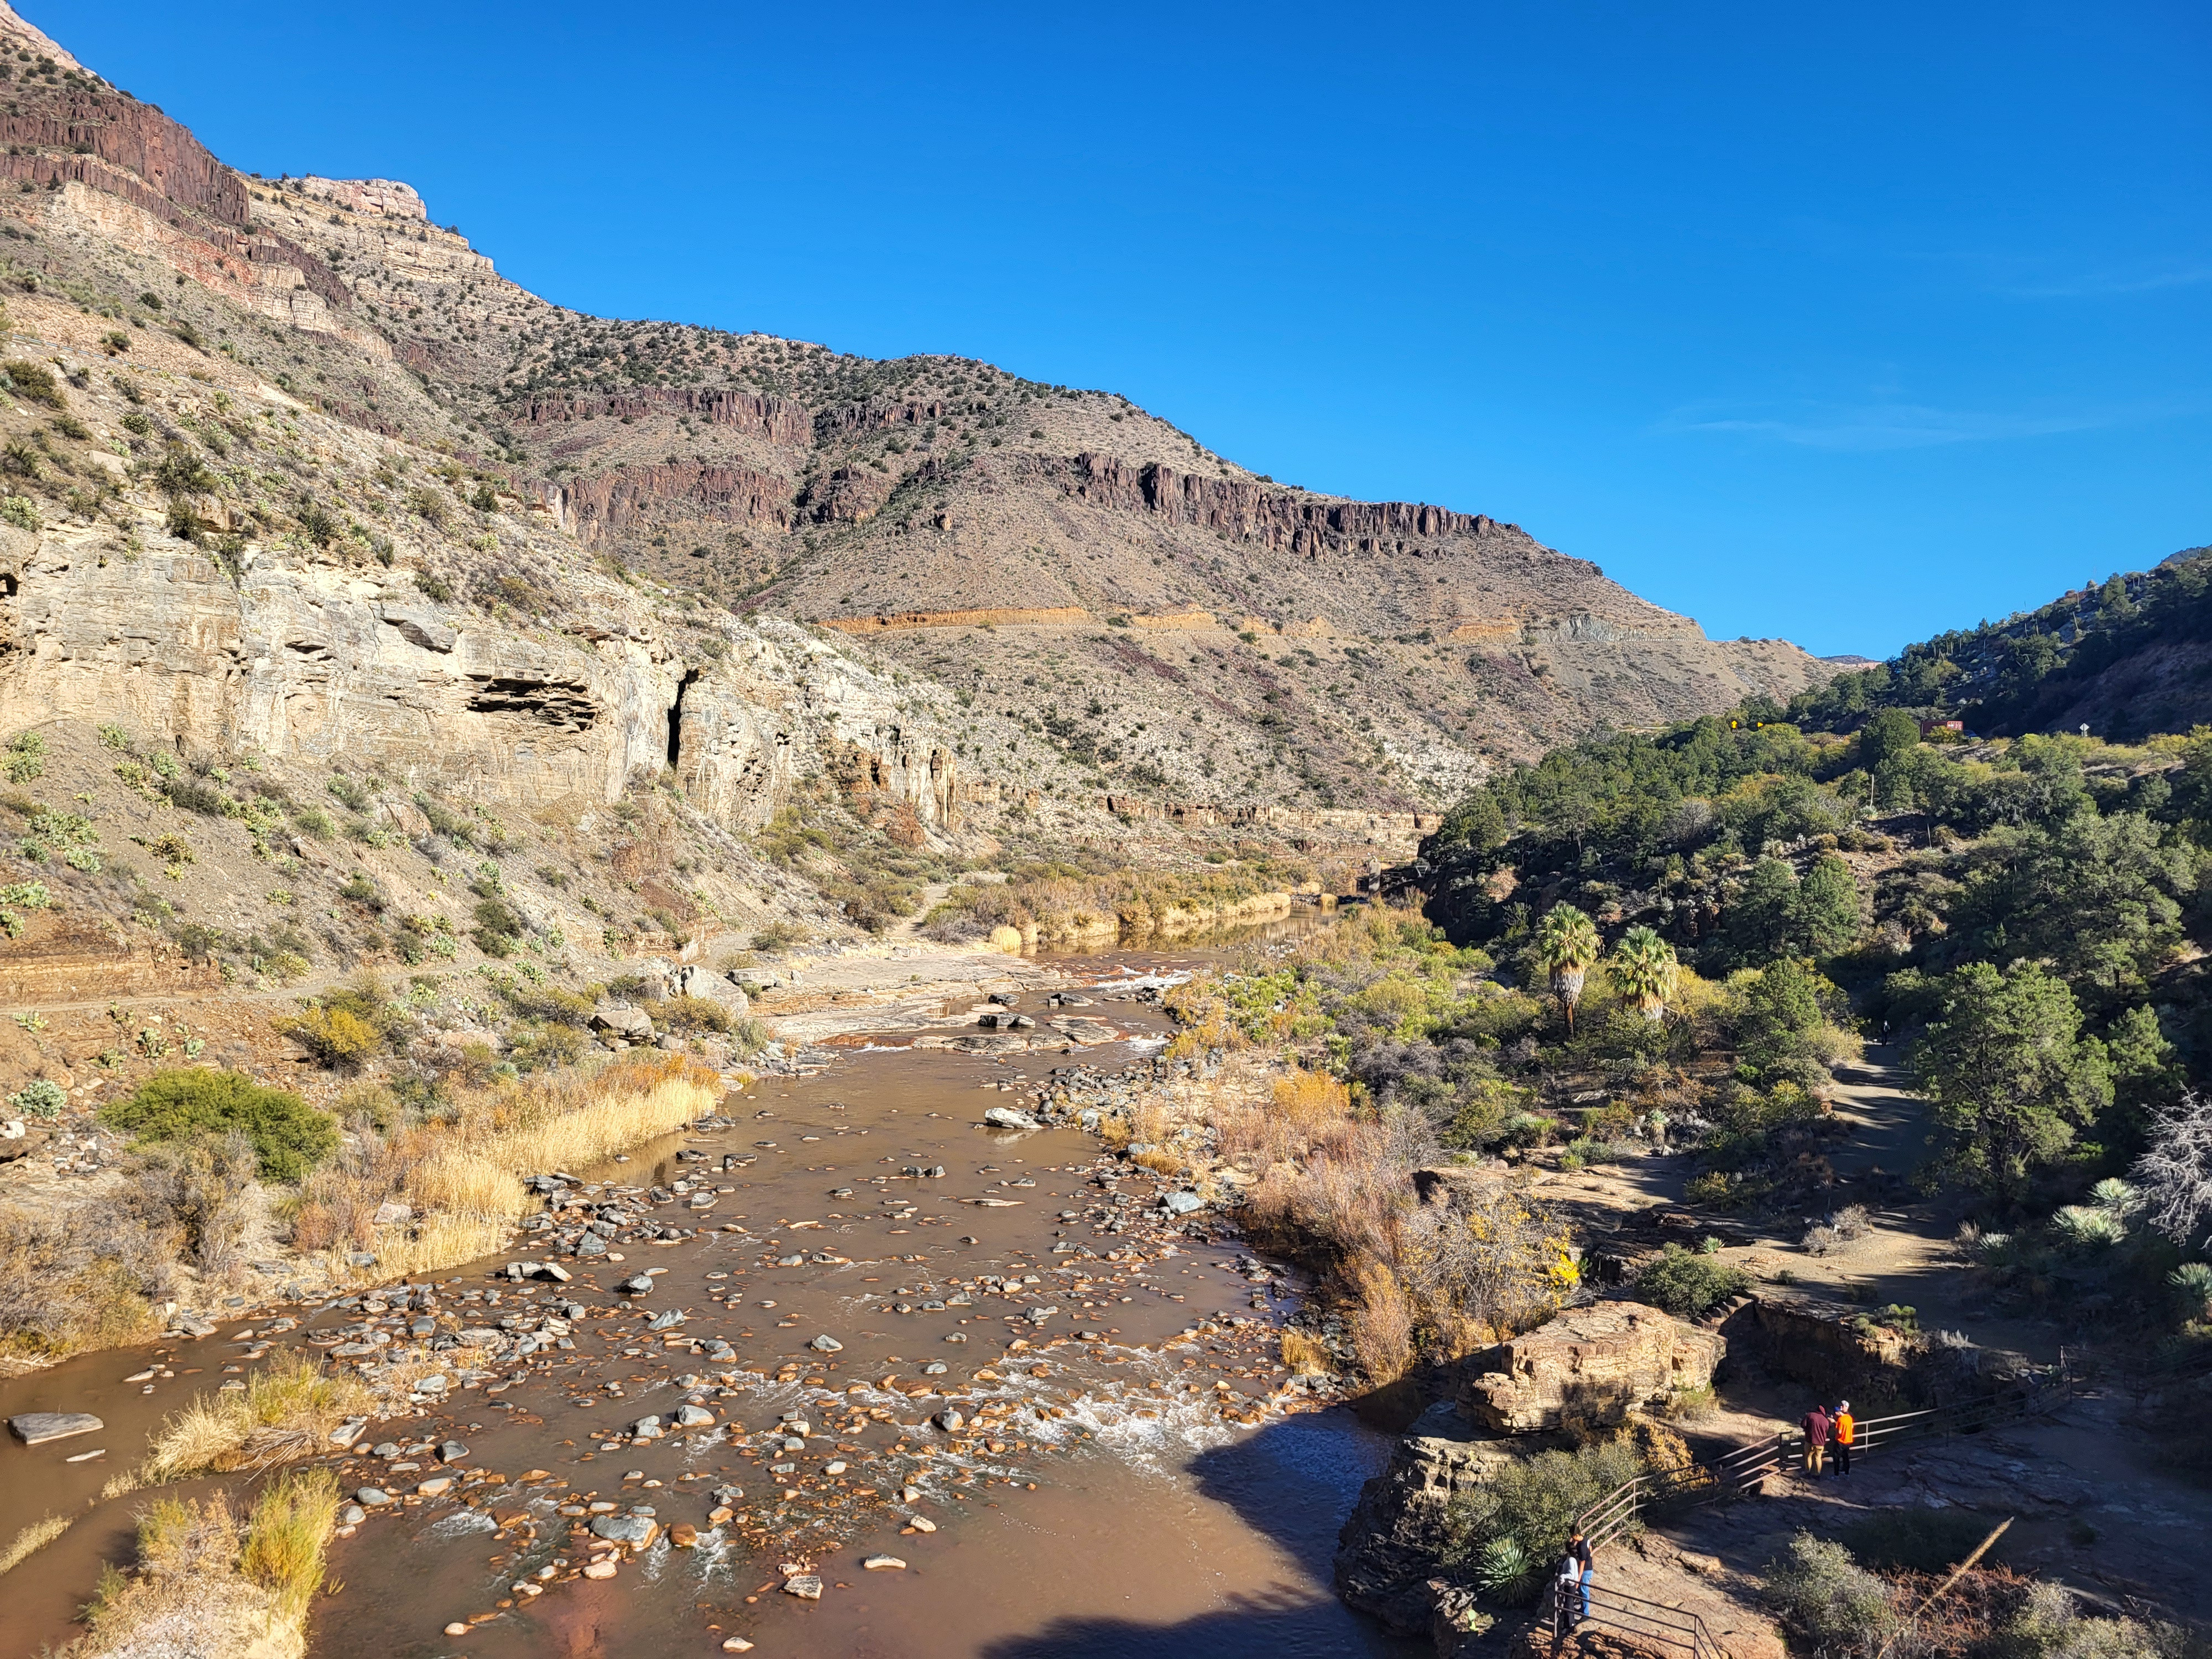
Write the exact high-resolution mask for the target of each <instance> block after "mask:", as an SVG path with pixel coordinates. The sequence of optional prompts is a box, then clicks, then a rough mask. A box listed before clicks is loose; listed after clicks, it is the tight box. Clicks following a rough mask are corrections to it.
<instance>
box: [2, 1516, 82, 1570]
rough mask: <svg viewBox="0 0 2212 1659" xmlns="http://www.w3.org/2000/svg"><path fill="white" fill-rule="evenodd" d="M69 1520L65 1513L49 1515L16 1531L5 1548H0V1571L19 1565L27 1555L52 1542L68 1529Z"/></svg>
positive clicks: (33, 1553) (31, 1554) (29, 1555)
mask: <svg viewBox="0 0 2212 1659" xmlns="http://www.w3.org/2000/svg"><path fill="white" fill-rule="evenodd" d="M69 1528H70V1516H66V1515H50V1516H47V1517H46V1519H45V1520H43V1521H33V1522H32V1523H31V1524H30V1525H29V1526H27V1527H26V1528H23V1530H22V1531H21V1532H19V1533H17V1534H15V1537H14V1538H12V1539H10V1540H9V1542H8V1547H6V1548H5V1549H0V1572H8V1571H12V1570H13V1569H15V1568H16V1567H19V1566H21V1565H22V1564H23V1562H24V1561H25V1560H26V1559H28V1558H29V1557H31V1556H33V1555H35V1554H36V1553H38V1552H39V1551H40V1550H42V1549H44V1548H46V1546H47V1545H49V1544H51V1543H52V1542H53V1541H54V1540H55V1539H57V1538H58V1537H60V1536H61V1535H62V1534H64V1533H65V1532H67V1531H68V1530H69Z"/></svg>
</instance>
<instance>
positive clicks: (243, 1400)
mask: <svg viewBox="0 0 2212 1659" xmlns="http://www.w3.org/2000/svg"><path fill="white" fill-rule="evenodd" d="M375 1403H376V1396H375V1395H374V1393H373V1392H372V1391H371V1390H370V1389H369V1387H368V1384H367V1383H363V1382H362V1381H361V1380H360V1379H359V1378H357V1377H355V1376H349V1375H346V1374H344V1373H342V1372H326V1371H325V1370H323V1368H322V1366H321V1364H320V1363H319V1361H318V1360H317V1359H316V1358H315V1357H314V1356H313V1354H310V1353H307V1352H304V1351H302V1350H300V1349H296V1348H294V1349H287V1350H286V1351H285V1352H283V1353H282V1354H280V1355H278V1356H277V1357H276V1358H272V1359H271V1360H270V1363H269V1364H266V1365H265V1366H264V1367H263V1368H262V1369H261V1370H258V1371H256V1372H254V1373H253V1375H252V1376H250V1377H248V1378H247V1379H246V1387H245V1388H244V1389H240V1390H235V1391H234V1392H232V1393H229V1394H216V1395H196V1396H195V1397H194V1398H193V1400H192V1401H191V1404H189V1405H187V1406H186V1407H185V1408H184V1409H183V1410H181V1411H179V1412H176V1413H172V1414H171V1415H170V1416H169V1417H168V1418H167V1419H166V1420H165V1421H164V1422H163V1423H162V1425H161V1428H160V1429H159V1430H158V1431H155V1436H154V1449H153V1450H152V1452H151V1453H150V1454H149V1455H148V1457H147V1460H146V1465H145V1470H144V1473H145V1475H146V1478H147V1479H149V1480H177V1479H179V1478H180V1477H182V1476H184V1475H187V1474H198V1473H200V1472H201V1471H203V1470H206V1469H214V1470H217V1471H227V1470H231V1469H240V1468H257V1469H262V1468H270V1467H272V1466H274V1465H276V1464H278V1463H283V1462H289V1461H290V1460H292V1459H293V1458H295V1457H305V1456H307V1455H310V1454H312V1453H313V1452H316V1451H318V1450H320V1449H324V1448H325V1447H326V1446H327V1445H328V1444H329V1436H330V1432H331V1430H333V1429H335V1428H337V1426H338V1425H339V1424H341V1423H343V1421H345V1419H348V1418H349V1417H366V1416H368V1414H369V1413H370V1412H371V1411H372V1410H374V1407H375Z"/></svg>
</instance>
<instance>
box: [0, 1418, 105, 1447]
mask: <svg viewBox="0 0 2212 1659" xmlns="http://www.w3.org/2000/svg"><path fill="white" fill-rule="evenodd" d="M106 1426H107V1425H106V1424H105V1423H103V1422H101V1421H100V1419H98V1418H96V1417H94V1415H93V1414H92V1413H90V1412H23V1413H20V1414H19V1415H17V1416H15V1417H11V1418H9V1419H8V1428H9V1432H10V1433H12V1434H13V1435H14V1436H15V1438H16V1439H18V1440H20V1441H21V1442H22V1443H24V1444H25V1445H27V1446H42V1445H44V1444H46V1442H47V1441H49V1440H66V1439H68V1438H69V1437H70V1436H71V1435H73V1434H92V1433H95V1432H97V1431H99V1430H101V1429H104V1428H106Z"/></svg>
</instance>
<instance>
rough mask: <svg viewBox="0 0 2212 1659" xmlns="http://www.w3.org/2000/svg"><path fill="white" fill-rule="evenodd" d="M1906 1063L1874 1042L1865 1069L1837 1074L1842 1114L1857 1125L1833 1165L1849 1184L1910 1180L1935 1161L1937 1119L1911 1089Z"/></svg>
mask: <svg viewBox="0 0 2212 1659" xmlns="http://www.w3.org/2000/svg"><path fill="white" fill-rule="evenodd" d="M1904 1061H1905V1056H1904V1055H1903V1054H1901V1053H1900V1052H1899V1050H1898V1049H1897V1048H1894V1047H1893V1046H1892V1045H1889V1044H1887V1043H1869V1044H1868V1045H1867V1048H1866V1056H1865V1058H1864V1060H1863V1061H1862V1062H1861V1063H1860V1064H1858V1065H1857V1066H1844V1067H1842V1068H1841V1069H1840V1070H1838V1072H1837V1073H1836V1091H1835V1109H1836V1115H1837V1116H1838V1117H1839V1118H1841V1119H1843V1120H1844V1121H1845V1122H1846V1123H1848V1124H1850V1126H1851V1137H1850V1141H1849V1142H1848V1144H1846V1145H1844V1146H1840V1147H1838V1148H1837V1150H1836V1151H1835V1152H1833V1153H1832V1155H1831V1156H1830V1158H1829V1162H1830V1163H1831V1164H1833V1165H1834V1166H1835V1170H1836V1173H1837V1175H1838V1176H1841V1177H1843V1178H1844V1179H1845V1180H1848V1181H1851V1182H1862V1181H1864V1180H1866V1179H1868V1178H1869V1177H1873V1176H1886V1175H1888V1176H1909V1175H1911V1173H1912V1171H1913V1170H1916V1169H1917V1168H1918V1167H1919V1166H1920V1165H1921V1164H1923V1163H1925V1162H1926V1161H1927V1159H1928V1158H1929V1132H1930V1131H1931V1130H1932V1129H1933V1128H1934V1127H1935V1118H1934V1115H1933V1113H1932V1112H1931V1110H1930V1109H1929V1104H1928V1103H1927V1102H1926V1101H1925V1100H1923V1099H1922V1098H1921V1097H1919V1096H1918V1095H1916V1094H1914V1093H1912V1092H1911V1090H1910V1089H1908V1088H1907V1087H1906V1085H1905V1065H1904Z"/></svg>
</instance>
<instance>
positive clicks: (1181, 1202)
mask: <svg viewBox="0 0 2212 1659" xmlns="http://www.w3.org/2000/svg"><path fill="white" fill-rule="evenodd" d="M1160 1207H1161V1208H1162V1209H1164V1210H1165V1211H1166V1212H1168V1213H1169V1214H1170V1215H1188V1214H1189V1213H1190V1212H1192V1211H1193V1210H1202V1209H1204V1208H1205V1207H1206V1200H1204V1199H1203V1198H1201V1197H1200V1196H1199V1195H1198V1194H1196V1193H1170V1194H1167V1195H1166V1196H1165V1197H1164V1198H1163V1199H1161V1200H1160Z"/></svg>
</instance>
